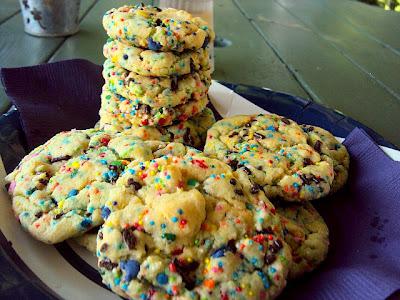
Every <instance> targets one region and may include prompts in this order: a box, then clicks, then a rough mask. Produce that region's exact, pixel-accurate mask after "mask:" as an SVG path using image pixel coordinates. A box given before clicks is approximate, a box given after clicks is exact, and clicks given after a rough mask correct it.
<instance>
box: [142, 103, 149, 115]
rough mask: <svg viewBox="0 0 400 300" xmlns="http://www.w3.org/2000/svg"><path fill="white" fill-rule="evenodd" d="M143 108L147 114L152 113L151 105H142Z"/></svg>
mask: <svg viewBox="0 0 400 300" xmlns="http://www.w3.org/2000/svg"><path fill="white" fill-rule="evenodd" d="M142 110H143V112H144V113H145V114H147V115H149V114H151V107H150V106H149V105H146V104H144V105H142Z"/></svg>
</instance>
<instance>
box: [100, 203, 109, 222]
mask: <svg viewBox="0 0 400 300" xmlns="http://www.w3.org/2000/svg"><path fill="white" fill-rule="evenodd" d="M110 213H111V210H110V209H109V208H108V207H107V206H103V207H102V208H101V217H102V218H103V219H104V220H106V219H107V218H108V216H109V215H110Z"/></svg>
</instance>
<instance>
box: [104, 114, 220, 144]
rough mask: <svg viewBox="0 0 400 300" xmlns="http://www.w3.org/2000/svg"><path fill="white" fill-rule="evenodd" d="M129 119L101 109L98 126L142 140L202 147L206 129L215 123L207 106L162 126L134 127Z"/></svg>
mask: <svg viewBox="0 0 400 300" xmlns="http://www.w3.org/2000/svg"><path fill="white" fill-rule="evenodd" d="M129 120H130V119H129V118H126V117H125V116H123V115H122V114H121V113H109V112H107V111H105V110H104V109H101V110H100V122H99V127H100V128H103V129H105V130H106V131H110V132H122V134H128V135H131V136H136V137H137V138H139V139H142V140H158V141H164V142H179V143H183V144H185V145H188V146H192V147H195V148H198V149H202V148H203V146H204V143H205V140H206V135H207V130H208V129H209V128H210V127H211V126H212V125H213V124H214V123H215V118H214V114H213V112H212V111H211V110H210V109H209V108H205V109H204V110H203V111H202V112H200V113H199V114H197V115H195V116H194V117H193V118H191V119H188V120H186V121H183V122H179V123H177V124H175V125H170V126H164V127H162V126H156V127H155V126H141V127H135V126H133V124H132V123H131V122H130V121H129Z"/></svg>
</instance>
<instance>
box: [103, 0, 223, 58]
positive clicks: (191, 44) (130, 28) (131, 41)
mask: <svg viewBox="0 0 400 300" xmlns="http://www.w3.org/2000/svg"><path fill="white" fill-rule="evenodd" d="M103 27H104V29H105V30H106V31H107V34H108V35H109V36H110V37H111V38H113V39H117V40H119V41H121V42H123V43H125V44H128V45H132V46H135V47H140V48H144V49H150V50H154V51H163V52H167V51H177V52H182V51H185V50H197V49H201V48H203V49H204V48H206V47H207V45H208V44H209V43H210V42H213V40H214V37H215V34H214V32H213V30H212V29H211V28H210V27H208V25H207V23H206V22H205V21H204V20H203V19H201V18H198V17H196V18H195V17H193V16H192V15H191V14H189V13H188V12H186V11H183V10H176V9H173V8H167V9H160V8H158V7H151V6H143V5H140V4H139V5H136V6H123V7H120V8H113V9H111V10H109V11H107V12H106V13H105V15H104V17H103Z"/></svg>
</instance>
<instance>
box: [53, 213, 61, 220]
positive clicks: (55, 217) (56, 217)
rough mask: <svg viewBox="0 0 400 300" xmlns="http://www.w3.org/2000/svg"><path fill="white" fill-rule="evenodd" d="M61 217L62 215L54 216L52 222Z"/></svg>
mask: <svg viewBox="0 0 400 300" xmlns="http://www.w3.org/2000/svg"><path fill="white" fill-rule="evenodd" d="M62 216H63V213H59V214H56V215H55V216H54V217H53V219H54V220H58V219H59V218H61V217H62Z"/></svg>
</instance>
